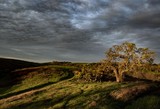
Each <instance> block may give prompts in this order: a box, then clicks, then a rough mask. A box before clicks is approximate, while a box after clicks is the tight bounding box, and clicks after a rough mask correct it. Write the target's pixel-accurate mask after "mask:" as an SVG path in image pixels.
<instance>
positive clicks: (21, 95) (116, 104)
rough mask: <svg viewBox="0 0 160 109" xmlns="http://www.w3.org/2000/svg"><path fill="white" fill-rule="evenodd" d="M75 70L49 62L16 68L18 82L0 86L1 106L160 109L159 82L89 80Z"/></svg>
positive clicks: (10, 108) (9, 108)
mask: <svg viewBox="0 0 160 109" xmlns="http://www.w3.org/2000/svg"><path fill="white" fill-rule="evenodd" d="M74 70H76V68H75V67H71V66H55V65H54V66H53V65H49V66H41V67H33V68H25V69H20V70H16V71H14V74H17V83H16V84H14V85H11V86H7V87H1V88H0V109H144V108H145V109H160V91H159V85H158V83H151V82H144V81H132V82H131V81H130V82H124V83H116V82H113V81H108V82H85V81H82V80H77V79H76V77H75V76H74V74H73V71H74ZM144 106H145V107H144Z"/></svg>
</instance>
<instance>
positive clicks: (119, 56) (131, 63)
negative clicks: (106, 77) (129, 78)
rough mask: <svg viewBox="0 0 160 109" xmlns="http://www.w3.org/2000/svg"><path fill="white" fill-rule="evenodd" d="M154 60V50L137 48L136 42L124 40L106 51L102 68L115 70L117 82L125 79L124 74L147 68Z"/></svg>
mask: <svg viewBox="0 0 160 109" xmlns="http://www.w3.org/2000/svg"><path fill="white" fill-rule="evenodd" d="M153 61H154V52H153V51H151V50H149V49H148V48H137V47H136V45H135V44H134V43H130V42H124V43H122V44H121V45H114V46H113V47H112V48H110V49H109V50H108V51H107V52H106V59H104V60H103V61H102V63H101V68H102V69H103V70H104V71H105V70H107V71H108V70H111V71H113V72H114V75H115V77H116V81H117V82H123V81H124V74H125V73H127V72H135V71H137V70H138V69H139V68H147V67H149V66H150V65H151V64H153Z"/></svg>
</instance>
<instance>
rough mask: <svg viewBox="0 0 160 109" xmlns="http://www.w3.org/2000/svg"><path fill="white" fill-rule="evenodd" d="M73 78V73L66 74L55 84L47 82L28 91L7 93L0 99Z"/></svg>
mask: <svg viewBox="0 0 160 109" xmlns="http://www.w3.org/2000/svg"><path fill="white" fill-rule="evenodd" d="M73 76H74V74H73V73H68V74H67V76H65V77H62V78H60V80H59V81H56V82H48V83H45V84H41V85H37V86H35V87H31V88H28V89H24V90H21V91H18V92H13V93H8V94H6V95H2V96H0V99H3V98H7V97H11V96H14V95H18V94H22V93H25V92H28V91H31V90H36V89H40V88H43V87H46V86H49V85H52V84H55V83H58V82H60V81H63V80H66V79H70V78H72V77H73Z"/></svg>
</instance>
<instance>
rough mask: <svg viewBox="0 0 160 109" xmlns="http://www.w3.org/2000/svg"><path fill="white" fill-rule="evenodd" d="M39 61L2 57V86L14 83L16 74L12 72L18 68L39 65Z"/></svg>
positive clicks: (0, 66) (0, 81)
mask: <svg viewBox="0 0 160 109" xmlns="http://www.w3.org/2000/svg"><path fill="white" fill-rule="evenodd" d="M39 65H40V64H38V63H33V62H27V61H22V60H15V59H6V58H0V87H2V86H7V85H10V84H14V82H15V81H13V80H14V78H15V77H14V75H13V74H12V73H11V72H12V71H14V70H16V69H21V68H27V67H33V66H39Z"/></svg>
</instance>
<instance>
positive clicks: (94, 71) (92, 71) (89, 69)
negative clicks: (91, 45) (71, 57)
mask: <svg viewBox="0 0 160 109" xmlns="http://www.w3.org/2000/svg"><path fill="white" fill-rule="evenodd" d="M109 74H110V73H109V72H106V71H103V70H102V69H101V68H100V65H99V64H88V65H84V66H83V67H82V69H81V71H76V72H75V75H76V77H77V78H78V79H82V80H85V81H93V82H94V81H104V80H108V79H111V78H113V75H109Z"/></svg>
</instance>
